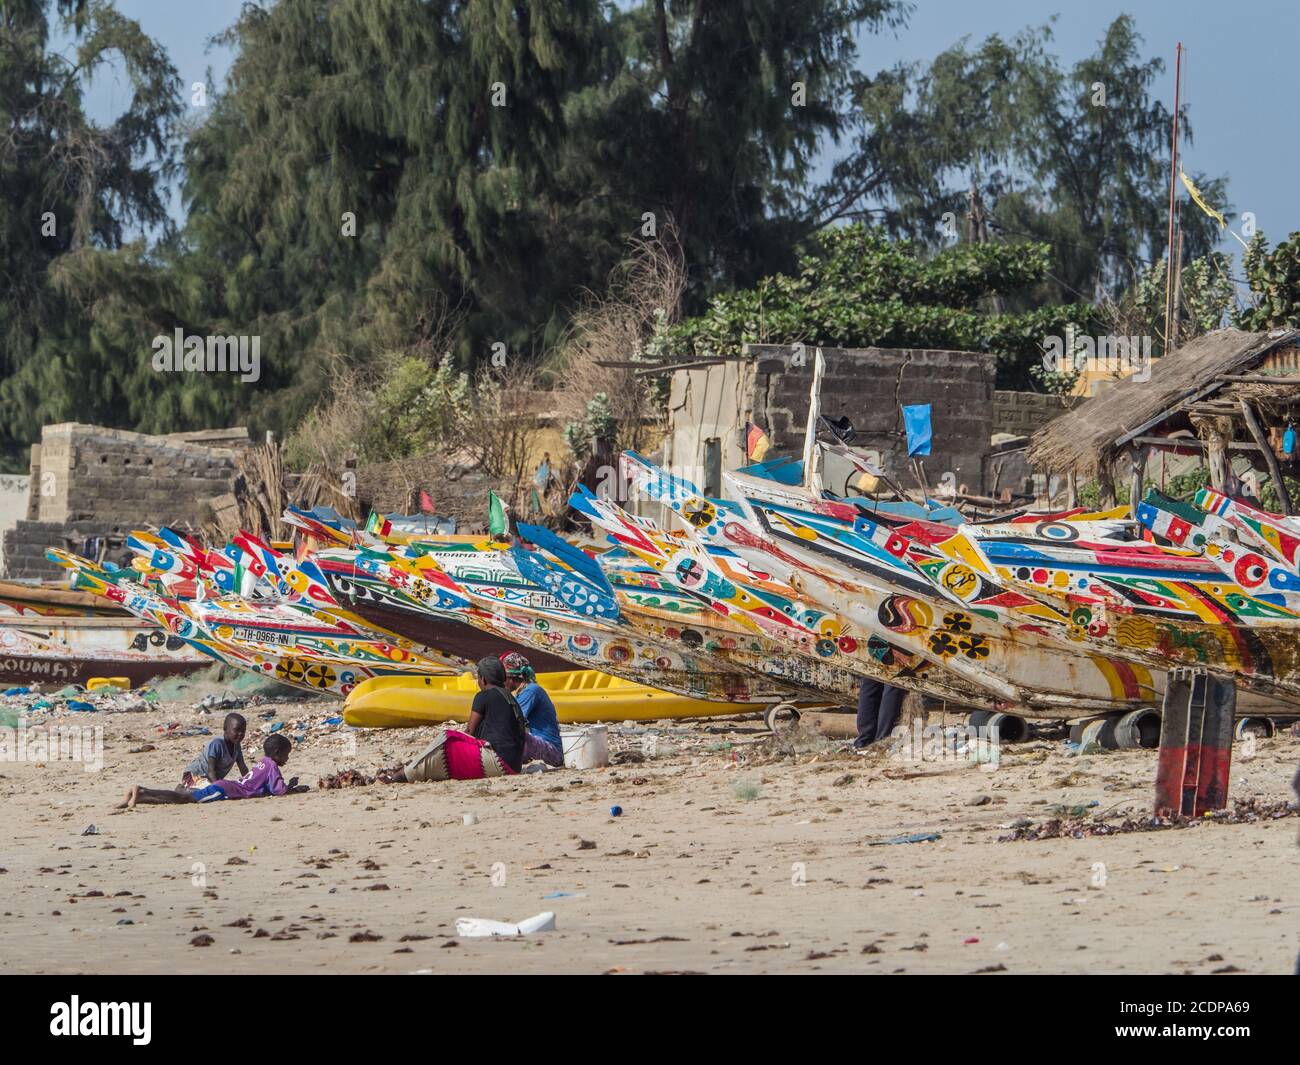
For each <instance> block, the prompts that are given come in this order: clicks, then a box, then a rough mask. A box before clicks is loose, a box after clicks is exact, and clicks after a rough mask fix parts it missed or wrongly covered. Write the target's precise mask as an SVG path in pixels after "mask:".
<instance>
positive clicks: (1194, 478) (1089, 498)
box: [1079, 466, 1300, 510]
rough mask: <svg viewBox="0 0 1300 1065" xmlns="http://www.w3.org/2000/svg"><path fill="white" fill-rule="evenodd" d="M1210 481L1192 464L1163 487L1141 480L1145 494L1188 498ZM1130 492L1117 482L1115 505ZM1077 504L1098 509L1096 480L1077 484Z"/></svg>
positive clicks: (1206, 472)
mask: <svg viewBox="0 0 1300 1065" xmlns="http://www.w3.org/2000/svg"><path fill="white" fill-rule="evenodd" d="M1209 483H1210V471H1209V468H1208V467H1205V466H1194V467H1193V468H1192V469H1190V470H1188V471H1187V472H1186V473H1180V474H1178V475H1177V476H1175V477H1166V478H1165V486H1164V488H1161V487H1160V484H1159V483H1158V482H1157V481H1153V480H1150V479H1145V480H1143V482H1142V493H1143V495H1145V494H1146V493H1147V492H1149V491H1150V490H1151V489H1153V488H1154V489H1157V490H1159V491H1162V492H1163V493H1164V494H1165V495H1167V496H1169V497H1170V498H1171V499H1181V500H1189V499H1191V498H1192V496H1194V495H1195V494H1196V493H1197V492H1198V491H1200V489H1202V488H1205V487H1207V486H1208V485H1209ZM1131 495H1132V492H1131V491H1130V490H1129V482H1128V481H1122V482H1117V483H1116V485H1115V503H1116V504H1117V505H1127V504H1128V503H1129V497H1130V496H1131ZM1297 498H1300V497H1297ZM1079 505H1080V506H1083V507H1089V508H1090V509H1093V510H1097V509H1100V507H1101V505H1102V502H1101V485H1100V484H1099V483H1098V482H1096V481H1088V482H1087V483H1086V484H1082V485H1080V486H1079Z"/></svg>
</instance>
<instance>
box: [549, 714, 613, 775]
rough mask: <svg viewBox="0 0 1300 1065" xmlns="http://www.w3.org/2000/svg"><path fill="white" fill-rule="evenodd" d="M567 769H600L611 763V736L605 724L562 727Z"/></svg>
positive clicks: (561, 735)
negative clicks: (584, 726)
mask: <svg viewBox="0 0 1300 1065" xmlns="http://www.w3.org/2000/svg"><path fill="white" fill-rule="evenodd" d="M560 745H561V746H562V747H563V748H564V765H565V768H567V769H598V768H600V767H601V766H604V765H609V736H608V734H607V732H606V730H605V726H604V725H589V726H588V727H587V728H562V729H560Z"/></svg>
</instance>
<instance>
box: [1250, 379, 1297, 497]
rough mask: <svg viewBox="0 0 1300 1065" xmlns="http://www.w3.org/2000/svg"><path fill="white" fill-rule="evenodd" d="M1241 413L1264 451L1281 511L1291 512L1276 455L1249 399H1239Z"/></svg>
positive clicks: (1284, 482) (1265, 461) (1256, 441)
mask: <svg viewBox="0 0 1300 1065" xmlns="http://www.w3.org/2000/svg"><path fill="white" fill-rule="evenodd" d="M1241 413H1242V416H1243V417H1244V418H1245V419H1246V428H1247V429H1249V430H1250V435H1251V436H1253V437H1254V438H1255V443H1256V444H1258V445H1259V449H1260V451H1262V452H1263V453H1264V463H1265V464H1266V465H1267V466H1268V475H1269V476H1270V477H1271V478H1273V484H1274V486H1275V487H1276V488H1277V498H1278V501H1279V502H1280V503H1281V505H1282V513H1283V514H1290V513H1291V496H1290V494H1289V493H1288V492H1287V490H1286V481H1284V480H1283V479H1282V471H1281V470H1280V469H1279V468H1278V464H1277V456H1276V455H1274V454H1273V449H1272V448H1270V447H1269V446H1268V439H1267V437H1265V436H1264V430H1263V429H1262V428H1260V424H1259V419H1258V418H1256V417H1255V410H1254V408H1253V407H1251V405H1250V401H1249V400H1246V399H1243V400H1242V401H1241Z"/></svg>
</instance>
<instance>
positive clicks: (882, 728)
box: [853, 677, 907, 751]
mask: <svg viewBox="0 0 1300 1065" xmlns="http://www.w3.org/2000/svg"><path fill="white" fill-rule="evenodd" d="M906 694H907V692H906V691H904V690H903V689H902V688H895V687H894V686H893V685H892V684H885V683H883V682H881V681H878V680H870V679H869V678H867V677H863V678H862V683H861V685H860V686H859V688H858V738H857V739H855V740H854V741H853V749H854V750H855V751H865V750H866V749H867V748H868V747H869V746H871V744H873V743H876V742H878V741H880V740H883V739H888V738H889V736H890V735H891V734H892V733H893V731H894V726H895V725H897V724H898V715H899V711H901V710H902V707H903V697H904V696H905V695H906Z"/></svg>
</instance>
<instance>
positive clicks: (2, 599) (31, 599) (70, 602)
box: [0, 581, 127, 618]
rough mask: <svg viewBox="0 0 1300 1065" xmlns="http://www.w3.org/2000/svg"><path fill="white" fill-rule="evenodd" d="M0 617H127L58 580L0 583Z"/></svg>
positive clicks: (102, 601) (124, 613)
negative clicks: (0, 608) (0, 609)
mask: <svg viewBox="0 0 1300 1065" xmlns="http://www.w3.org/2000/svg"><path fill="white" fill-rule="evenodd" d="M0 607H3V608H5V609H4V610H2V611H0V616H3V615H4V614H5V613H12V614H20V615H30V614H37V615H41V616H44V617H85V618H90V617H113V616H117V617H125V616H127V615H126V612H125V611H122V610H119V609H117V608H116V607H115V606H113V604H112V603H108V602H106V601H105V600H103V599H100V598H99V597H98V596H94V595H91V594H90V593H89V592H76V591H73V590H72V589H71V588H69V587H68V586H67V585H66V584H61V583H59V582H57V581H40V582H24V581H0Z"/></svg>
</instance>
